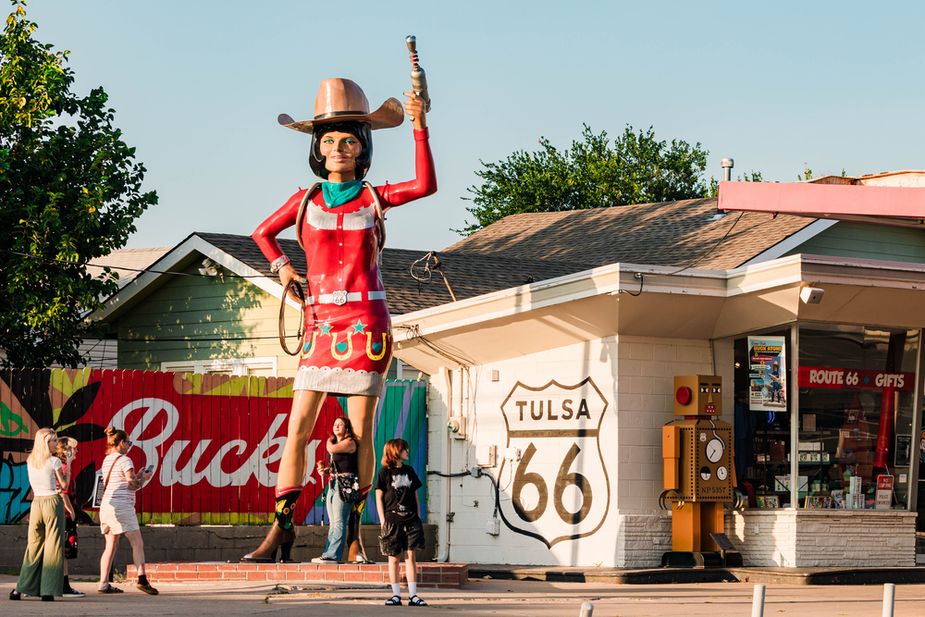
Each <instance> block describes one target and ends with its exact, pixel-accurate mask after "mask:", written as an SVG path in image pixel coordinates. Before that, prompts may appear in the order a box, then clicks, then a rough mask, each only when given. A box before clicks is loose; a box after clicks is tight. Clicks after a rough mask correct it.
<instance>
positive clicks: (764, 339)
mask: <svg viewBox="0 0 925 617" xmlns="http://www.w3.org/2000/svg"><path fill="white" fill-rule="evenodd" d="M748 375H749V388H748V406H749V409H751V410H752V411H785V410H786V409H787V360H786V350H785V347H784V337H782V336H750V337H748Z"/></svg>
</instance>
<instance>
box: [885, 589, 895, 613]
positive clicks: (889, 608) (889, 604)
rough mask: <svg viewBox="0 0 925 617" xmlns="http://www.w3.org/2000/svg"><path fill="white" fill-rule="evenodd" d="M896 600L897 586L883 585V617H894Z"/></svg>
mask: <svg viewBox="0 0 925 617" xmlns="http://www.w3.org/2000/svg"><path fill="white" fill-rule="evenodd" d="M895 599H896V585H894V584H893V583H886V584H885V585H883V617H893V601H894V600H895Z"/></svg>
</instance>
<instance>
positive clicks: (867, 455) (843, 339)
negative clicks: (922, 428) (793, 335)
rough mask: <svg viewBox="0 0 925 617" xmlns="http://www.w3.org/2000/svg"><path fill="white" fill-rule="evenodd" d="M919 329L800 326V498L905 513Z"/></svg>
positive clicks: (814, 504)
mask: <svg viewBox="0 0 925 617" xmlns="http://www.w3.org/2000/svg"><path fill="white" fill-rule="evenodd" d="M919 344H920V343H919V331H918V330H908V331H907V330H897V329H888V328H877V327H860V326H829V325H820V324H802V325H800V326H799V368H798V375H797V383H798V386H799V417H798V419H799V441H798V443H797V444H794V445H795V447H794V448H792V451H795V452H796V456H797V457H798V462H799V467H798V468H799V473H798V477H797V481H798V482H799V489H798V491H799V503H798V504H797V507H802V508H809V509H827V508H840V509H847V510H873V509H878V510H890V509H894V510H897V509H901V510H905V509H906V508H907V506H908V496H909V483H910V482H911V481H912V477H911V466H912V458H911V457H912V455H913V452H914V449H913V445H914V443H915V440H914V439H913V430H912V427H913V424H912V421H913V403H914V399H915V384H916V379H915V364H916V358H917V355H918V348H919Z"/></svg>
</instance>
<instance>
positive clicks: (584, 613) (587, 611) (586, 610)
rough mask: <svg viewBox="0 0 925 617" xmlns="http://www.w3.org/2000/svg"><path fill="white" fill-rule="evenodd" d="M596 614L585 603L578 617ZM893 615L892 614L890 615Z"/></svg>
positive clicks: (591, 605) (589, 604)
mask: <svg viewBox="0 0 925 617" xmlns="http://www.w3.org/2000/svg"><path fill="white" fill-rule="evenodd" d="M593 613H594V605H593V604H591V603H590V602H585V603H584V604H582V605H581V612H580V613H578V617H591V615H592V614H593ZM890 614H891V615H892V613H890Z"/></svg>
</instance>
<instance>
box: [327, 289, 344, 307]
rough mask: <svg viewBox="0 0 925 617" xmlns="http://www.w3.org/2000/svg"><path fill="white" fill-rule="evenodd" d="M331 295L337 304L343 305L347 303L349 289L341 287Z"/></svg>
mask: <svg viewBox="0 0 925 617" xmlns="http://www.w3.org/2000/svg"><path fill="white" fill-rule="evenodd" d="M331 296H333V300H334V304H336V305H337V306H343V305H345V304H347V290H346V289H339V290H337V291H335V292H334V293H333V294H331Z"/></svg>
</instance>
